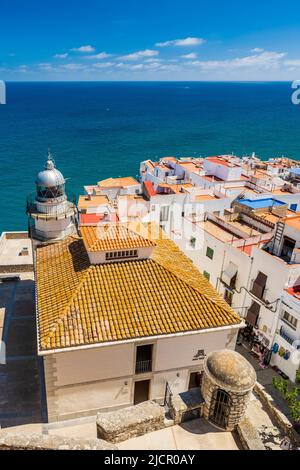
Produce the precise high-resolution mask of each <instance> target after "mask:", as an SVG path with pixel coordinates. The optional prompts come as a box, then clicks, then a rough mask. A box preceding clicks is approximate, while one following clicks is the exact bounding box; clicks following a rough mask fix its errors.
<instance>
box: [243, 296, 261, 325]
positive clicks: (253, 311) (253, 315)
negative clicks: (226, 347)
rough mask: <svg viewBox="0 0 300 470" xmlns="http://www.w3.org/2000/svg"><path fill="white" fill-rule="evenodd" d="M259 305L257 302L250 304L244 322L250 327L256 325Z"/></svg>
mask: <svg viewBox="0 0 300 470" xmlns="http://www.w3.org/2000/svg"><path fill="white" fill-rule="evenodd" d="M259 312H260V305H259V304H258V303H257V302H254V301H253V302H252V304H251V306H250V307H249V308H248V312H247V316H246V321H247V322H248V323H250V325H252V326H256V325H257V319H258V317H259Z"/></svg>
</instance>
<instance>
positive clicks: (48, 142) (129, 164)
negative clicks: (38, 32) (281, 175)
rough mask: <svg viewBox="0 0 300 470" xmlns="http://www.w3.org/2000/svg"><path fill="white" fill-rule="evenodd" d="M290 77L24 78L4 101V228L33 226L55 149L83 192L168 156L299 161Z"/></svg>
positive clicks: (0, 117)
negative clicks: (34, 203) (32, 209)
mask: <svg viewBox="0 0 300 470" xmlns="http://www.w3.org/2000/svg"><path fill="white" fill-rule="evenodd" d="M291 93H292V90H291V84H290V83H251V82H250V83H204V82H191V83H187V82H183V83H181V82H180V83H179V82H138V83H137V82H130V83H129V82H95V83H92V82H68V83H66V82H59V83H58V82H51V83H49V82H39V83H37V82H32V83H28V82H23V83H8V84H7V104H6V105H3V106H0V178H1V185H0V232H1V231H3V230H26V229H27V219H26V214H25V199H26V195H27V194H28V193H30V192H32V191H34V180H35V175H36V173H37V172H38V171H39V170H41V169H42V167H43V165H44V161H45V157H46V154H47V149H48V147H50V148H51V151H52V153H53V155H54V158H55V161H56V164H57V167H58V168H59V169H60V170H61V171H62V173H63V174H64V176H65V177H67V178H68V183H67V186H68V189H69V190H70V191H73V192H74V193H76V194H79V193H80V192H82V187H83V185H84V184H95V183H96V182H97V181H99V180H101V179H104V178H107V177H109V176H115V177H117V176H124V175H133V176H135V175H137V174H138V169H139V162H140V161H141V160H144V159H146V158H152V159H158V158H159V157H162V156H166V155H174V156H178V157H181V156H208V155H216V154H220V153H231V152H235V153H237V154H238V155H245V154H250V153H252V152H254V151H255V152H256V153H257V154H258V155H259V156H260V157H262V158H264V159H266V158H268V157H271V156H281V155H285V156H290V157H293V158H295V159H300V106H295V105H293V104H292V102H291Z"/></svg>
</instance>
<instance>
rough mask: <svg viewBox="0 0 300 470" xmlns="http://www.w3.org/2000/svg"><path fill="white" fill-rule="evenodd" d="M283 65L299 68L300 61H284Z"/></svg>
mask: <svg viewBox="0 0 300 470" xmlns="http://www.w3.org/2000/svg"><path fill="white" fill-rule="evenodd" d="M284 64H285V65H288V66H289V67H300V59H296V60H286V61H285V62H284Z"/></svg>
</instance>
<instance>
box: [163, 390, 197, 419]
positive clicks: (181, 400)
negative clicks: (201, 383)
mask: <svg viewBox="0 0 300 470" xmlns="http://www.w3.org/2000/svg"><path fill="white" fill-rule="evenodd" d="M203 405H204V400H203V397H202V395H201V392H200V389H199V388H193V389H192V390H189V391H188V392H184V393H179V394H178V395H173V396H172V397H171V409H170V414H171V417H172V418H173V420H174V424H180V423H182V422H183V421H184V418H185V415H186V413H190V412H194V411H198V412H199V417H200V418H201V417H202V410H203Z"/></svg>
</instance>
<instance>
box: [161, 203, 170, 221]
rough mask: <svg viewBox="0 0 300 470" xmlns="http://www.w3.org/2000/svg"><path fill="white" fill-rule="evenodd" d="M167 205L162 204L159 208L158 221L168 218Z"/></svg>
mask: <svg viewBox="0 0 300 470" xmlns="http://www.w3.org/2000/svg"><path fill="white" fill-rule="evenodd" d="M169 209H170V208H169V206H163V207H161V209H160V221H161V222H167V221H168V220H169Z"/></svg>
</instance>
